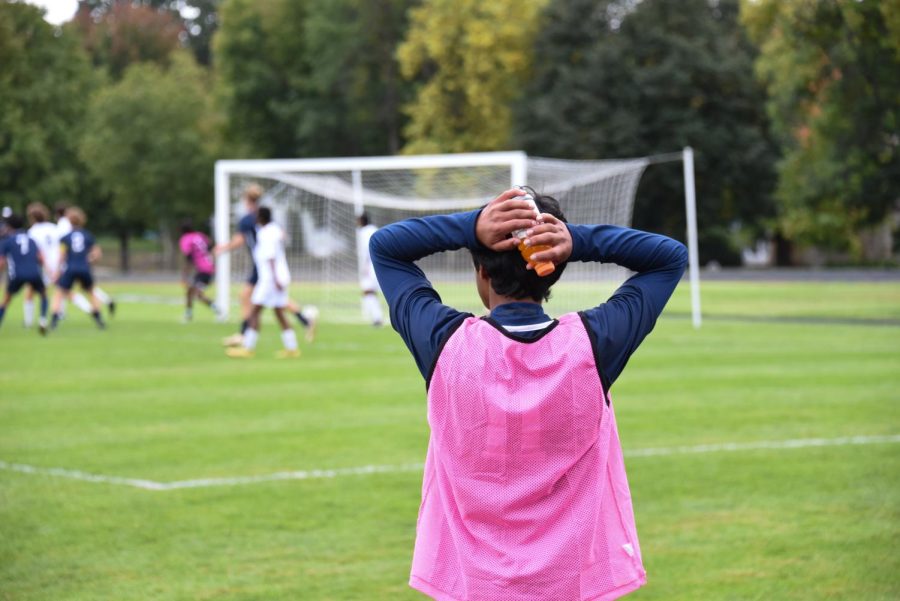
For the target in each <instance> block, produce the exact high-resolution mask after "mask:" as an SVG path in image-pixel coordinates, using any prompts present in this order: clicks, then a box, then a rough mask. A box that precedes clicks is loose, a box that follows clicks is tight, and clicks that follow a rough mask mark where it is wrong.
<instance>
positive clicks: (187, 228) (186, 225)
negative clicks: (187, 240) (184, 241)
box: [181, 220, 194, 235]
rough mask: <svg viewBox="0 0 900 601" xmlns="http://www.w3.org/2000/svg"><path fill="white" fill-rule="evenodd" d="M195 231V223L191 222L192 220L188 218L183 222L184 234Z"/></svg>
mask: <svg viewBox="0 0 900 601" xmlns="http://www.w3.org/2000/svg"><path fill="white" fill-rule="evenodd" d="M193 231H194V224H193V223H191V222H190V221H187V220H186V221H182V222H181V233H182V235H184V234H190V233H191V232H193Z"/></svg>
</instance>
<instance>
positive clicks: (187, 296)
mask: <svg viewBox="0 0 900 601" xmlns="http://www.w3.org/2000/svg"><path fill="white" fill-rule="evenodd" d="M193 316H194V285H193V284H188V285H187V286H186V287H185V292H184V318H183V319H182V322H184V323H188V322H189V321H190V320H191V318H192V317H193Z"/></svg>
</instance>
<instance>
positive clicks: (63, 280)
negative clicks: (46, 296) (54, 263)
mask: <svg viewBox="0 0 900 601" xmlns="http://www.w3.org/2000/svg"><path fill="white" fill-rule="evenodd" d="M74 283H75V278H74V277H73V275H72V273H71V272H68V271H64V272H63V273H62V274H61V275H60V276H59V279H58V280H56V292H55V293H54V296H53V309H52V310H51V313H52V315H51V317H50V329H51V330H55V329H56V326H57V325H59V320H60V319H62V307H63V303H64V302H65V300H66V299H69V300H71V298H72V285H73V284H74Z"/></svg>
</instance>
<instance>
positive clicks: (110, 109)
mask: <svg viewBox="0 0 900 601" xmlns="http://www.w3.org/2000/svg"><path fill="white" fill-rule="evenodd" d="M208 79H209V78H208V76H207V74H206V73H205V72H204V71H203V69H202V68H200V67H199V66H197V64H196V63H195V62H194V60H193V59H192V58H191V57H190V55H187V54H185V53H183V52H176V53H175V54H173V56H172V61H171V65H170V66H169V67H168V68H163V67H161V66H159V65H156V64H152V63H139V64H136V65H133V66H131V67H129V68H128V69H127V70H126V72H125V75H124V77H123V79H122V80H121V81H120V82H118V83H116V84H114V85H111V86H109V87H108V88H106V89H104V90H102V91H101V92H99V93H98V94H97V95H96V96H95V97H94V98H93V100H92V102H91V107H90V111H89V114H88V120H87V128H86V134H85V136H84V137H83V138H82V141H81V146H80V153H81V156H82V158H83V159H84V162H85V164H86V165H87V166H88V167H89V169H90V172H91V174H92V175H93V176H94V177H95V178H96V179H97V181H99V182H100V185H101V186H102V188H103V190H104V191H105V192H108V193H109V194H110V195H111V198H112V211H113V213H114V214H115V216H116V217H118V218H119V219H120V220H123V221H122V222H123V223H126V222H127V223H133V224H136V225H138V226H139V227H140V228H141V229H143V228H153V229H158V231H159V232H160V235H161V238H162V240H163V249H164V254H165V255H166V260H167V261H169V262H171V260H172V257H173V256H174V253H173V252H172V249H173V246H172V241H173V239H174V235H175V226H176V224H177V223H178V221H180V220H181V219H184V218H194V219H197V220H202V219H206V218H208V217H209V216H210V214H211V212H212V172H213V158H212V157H213V149H214V148H215V143H216V142H215V140H216V138H215V131H216V123H214V121H213V115H214V113H213V111H212V110H211V106H210V104H211V99H210V96H209V94H208V93H207V87H208V85H209V81H208ZM126 220H127V221H126Z"/></svg>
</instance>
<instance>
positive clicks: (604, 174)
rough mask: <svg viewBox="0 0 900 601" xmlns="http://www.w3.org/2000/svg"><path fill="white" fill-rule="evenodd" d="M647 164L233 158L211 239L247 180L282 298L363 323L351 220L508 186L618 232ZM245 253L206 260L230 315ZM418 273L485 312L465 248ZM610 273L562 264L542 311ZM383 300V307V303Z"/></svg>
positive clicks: (476, 157)
mask: <svg viewBox="0 0 900 601" xmlns="http://www.w3.org/2000/svg"><path fill="white" fill-rule="evenodd" d="M648 164H650V159H648V158H638V159H628V160H608V161H570V160H560V159H545V158H536V157H528V156H526V155H525V154H524V153H522V152H501V153H473V154H458V155H431V156H398V157H361V158H344V159H297V160H293V159H290V160H239V161H219V162H218V163H217V164H216V216H215V224H216V228H215V230H216V231H215V237H216V241H217V242H219V243H221V242H223V241H227V240H228V239H229V238H230V237H231V235H232V233H233V232H234V231H235V229H236V225H237V221H238V220H239V219H240V217H241V216H242V215H243V212H244V207H243V206H242V204H241V200H240V199H241V193H242V191H243V190H244V189H245V188H246V186H248V185H250V184H257V185H260V186H261V187H262V188H263V189H264V190H265V193H264V195H263V197H262V199H261V205H263V206H268V207H270V208H271V209H272V214H273V219H274V221H275V222H276V223H279V224H280V225H281V226H282V227H283V228H284V229H285V231H286V233H287V237H288V239H287V242H286V251H287V256H288V263H289V265H290V268H291V272H292V277H293V282H292V285H291V297H292V298H293V299H294V300H295V301H297V302H298V303H299V304H302V305H316V306H317V307H318V308H319V311H320V315H321V318H322V319H323V320H325V321H338V322H352V321H359V322H362V319H363V317H362V311H361V305H360V299H361V290H360V287H359V278H358V273H359V270H358V268H359V266H358V264H357V249H356V230H357V226H356V224H357V216H359V215H360V214H362V213H363V212H365V213H366V215H367V216H368V219H369V222H370V223H372V224H374V225H376V226H378V227H381V226H384V225H387V224H390V223H393V222H395V221H399V220H402V219H407V218H410V217H421V216H426V215H434V214H441V213H451V212H458V211H469V210H472V209H476V208H478V207H481V206H483V205H484V204H485V203H487V202H488V201H490V200H491V199H492V198H494V197H495V196H496V195H497V194H499V193H500V192H502V191H503V190H506V189H507V188H509V187H511V186H514V185H529V186H531V187H533V188H534V189H535V190H537V191H538V192H539V193H541V194H547V195H550V196H553V197H555V198H556V199H557V200H559V202H560V206H561V208H562V210H563V213H564V214H565V215H566V218H567V220H568V221H569V222H571V223H606V224H614V225H623V226H628V225H630V224H631V216H632V208H633V205H634V196H635V191H636V189H637V185H638V181H639V180H640V177H641V174H642V173H643V171H644V169H645V168H646V167H647V165H648ZM251 261H252V260H251V257H250V255H249V253H248V252H246V251H245V250H239V251H235V252H233V253H231V255H230V257H229V256H227V255H225V256H223V257H221V258H220V260H219V262H218V263H217V270H216V286H217V294H216V296H217V301H218V304H219V306H220V307H224V308H227V307H230V302H231V298H232V296H233V295H232V292H233V290H232V289H233V287H234V286H235V285H237V284H241V283H242V282H243V281H244V280H245V279H246V277H247V274H248V273H249V272H250V271H251V269H252V262H251ZM418 264H419V266H420V267H421V268H422V270H423V271H424V272H425V274H426V275H427V276H428V278H429V280H430V281H431V283H432V285H433V286H434V287H435V289H436V290H437V291H438V293H439V294H440V295H441V298H442V299H443V301H444V303H446V304H448V305H451V306H453V307H456V308H457V309H459V310H462V311H471V312H473V313H475V314H482V313H484V309H483V307H482V306H481V304H480V301H479V298H478V295H477V292H476V290H475V286H474V277H473V276H474V270H473V267H472V261H471V258H470V255H469V252H468V251H467V250H464V249H463V250H458V251H450V252H442V253H438V254H435V255H432V256H430V257H426V258H425V259H422V260H421V261H419V263H418ZM628 275H629V274H628V272H627V271H626V270H625V269H623V268H620V267H618V266H615V265H607V264H599V263H570V264H569V265H568V266H567V267H566V271H565V273H564V274H563V276H562V278H561V279H560V281H559V282H558V283H557V284H556V285H555V286H554V289H553V294H552V297H551V299H550V301H549V302H548V303H547V311H548V313H550V314H551V315H556V316H558V315H560V314H562V313H565V312H568V311H576V310H580V309H585V308H590V307H593V306H596V305H598V304H600V303H601V302H603V301H604V300H605V299H606V298H607V297H608V295H609V294H610V292H611V291H612V289H613V288H614V287H615V286H616V285H618V284H619V283H620V282H622V281H623V280H624V279H625V278H626V277H628ZM382 302H383V301H382Z"/></svg>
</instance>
